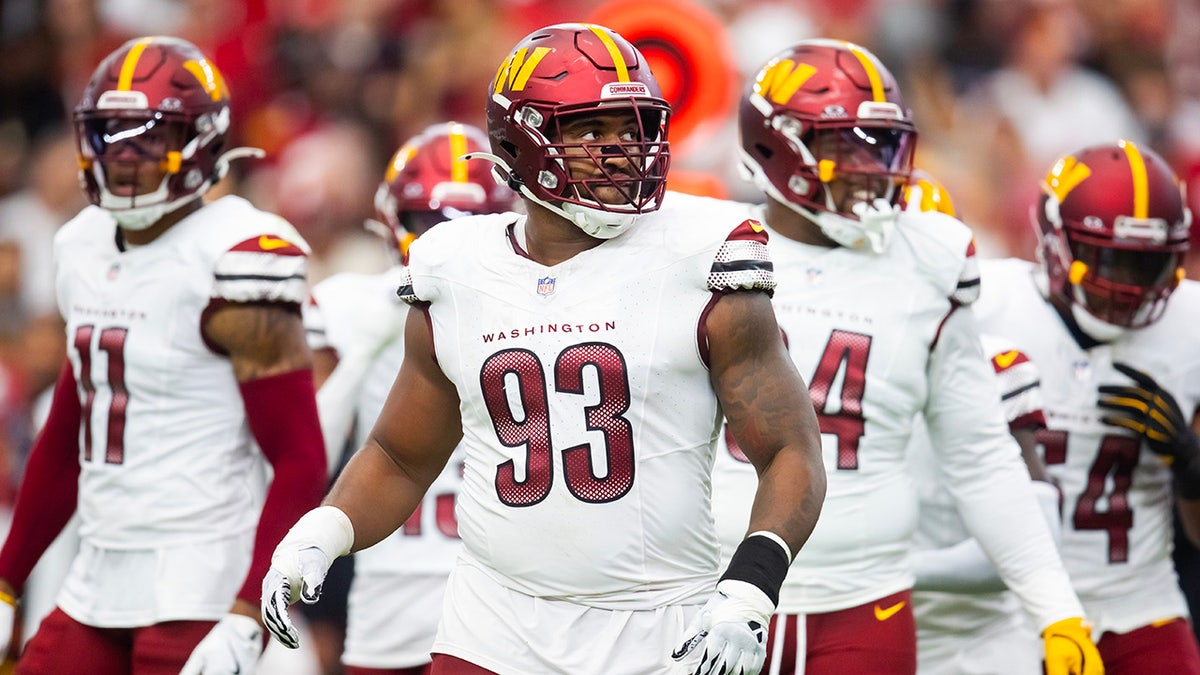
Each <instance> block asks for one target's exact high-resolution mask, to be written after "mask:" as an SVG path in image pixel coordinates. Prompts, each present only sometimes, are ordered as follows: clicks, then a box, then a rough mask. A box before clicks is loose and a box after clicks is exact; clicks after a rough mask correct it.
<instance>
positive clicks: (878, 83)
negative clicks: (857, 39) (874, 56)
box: [847, 43, 887, 103]
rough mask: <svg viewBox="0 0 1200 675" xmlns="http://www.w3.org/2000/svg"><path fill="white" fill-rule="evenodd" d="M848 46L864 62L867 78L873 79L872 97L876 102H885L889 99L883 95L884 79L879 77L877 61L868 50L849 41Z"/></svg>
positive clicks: (860, 61) (859, 60)
mask: <svg viewBox="0 0 1200 675" xmlns="http://www.w3.org/2000/svg"><path fill="white" fill-rule="evenodd" d="M847 48H848V49H849V50H850V52H851V53H852V54H854V56H855V57H856V58H857V59H858V62H859V63H861V64H862V67H863V70H865V71H866V72H867V79H868V80H870V81H871V98H873V99H874V100H875V102H876V103H883V102H884V101H886V100H887V99H886V98H884V96H883V80H881V79H880V78H879V69H878V68H876V67H875V62H874V61H872V60H871V57H870V56H867V54H866V52H864V51H863V50H861V49H859V48H858V47H856V46H854V45H851V44H849V43H847Z"/></svg>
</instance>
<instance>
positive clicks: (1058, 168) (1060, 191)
mask: <svg viewBox="0 0 1200 675" xmlns="http://www.w3.org/2000/svg"><path fill="white" fill-rule="evenodd" d="M1090 175H1092V170H1091V169H1089V168H1088V165H1087V164H1084V163H1082V162H1080V161H1078V160H1076V159H1075V158H1074V157H1072V156H1067V157H1064V158H1062V159H1061V160H1059V161H1058V162H1057V163H1056V164H1055V165H1054V166H1053V167H1052V168H1051V169H1050V173H1049V174H1047V175H1046V185H1047V186H1048V187H1049V188H1050V189H1051V190H1052V191H1053V192H1054V196H1055V197H1058V201H1060V202H1061V201H1063V200H1065V199H1066V198H1067V195H1068V194H1070V193H1071V190H1074V189H1075V186H1077V185H1079V184H1080V183H1082V182H1083V181H1084V180H1086V179H1087V177H1088V176H1090Z"/></svg>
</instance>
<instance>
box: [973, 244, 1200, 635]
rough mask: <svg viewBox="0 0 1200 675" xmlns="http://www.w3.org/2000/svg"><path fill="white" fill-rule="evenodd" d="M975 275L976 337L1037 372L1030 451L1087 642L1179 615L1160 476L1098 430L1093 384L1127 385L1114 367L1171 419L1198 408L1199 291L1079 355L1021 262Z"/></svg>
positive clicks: (1166, 474) (1133, 445)
mask: <svg viewBox="0 0 1200 675" xmlns="http://www.w3.org/2000/svg"><path fill="white" fill-rule="evenodd" d="M984 269H985V270H986V272H985V274H984V289H985V290H984V293H983V296H982V298H981V300H980V303H979V306H978V308H977V311H978V313H979V316H980V319H981V321H982V323H983V324H984V326H985V330H986V331H987V332H989V333H996V334H1000V335H1005V336H1008V337H1009V338H1010V339H1013V340H1015V341H1018V342H1019V343H1020V344H1021V347H1022V350H1023V351H1025V352H1026V353H1027V354H1028V355H1029V358H1031V359H1033V361H1034V362H1035V363H1037V365H1038V368H1039V370H1040V371H1041V373H1042V397H1043V399H1044V402H1045V411H1046V421H1047V425H1048V429H1046V430H1044V432H1042V433H1040V434H1039V442H1040V446H1041V449H1042V452H1043V459H1044V461H1045V463H1046V469H1047V471H1048V472H1049V474H1050V475H1051V476H1052V477H1053V478H1054V479H1055V480H1056V482H1057V483H1058V484H1059V487H1060V488H1061V489H1062V493H1063V533H1062V546H1061V548H1062V556H1063V560H1064V562H1065V563H1066V566H1067V570H1068V571H1069V572H1070V575H1071V580H1072V582H1073V583H1074V585H1075V589H1076V591H1077V592H1078V593H1079V597H1080V599H1081V600H1082V601H1083V603H1084V607H1085V609H1086V610H1087V617H1088V619H1089V620H1091V621H1092V622H1093V623H1094V624H1095V625H1096V634H1097V635H1099V634H1101V633H1103V632H1104V631H1108V630H1111V631H1116V632H1126V631H1129V630H1132V629H1134V628H1137V627H1140V626H1144V625H1146V624H1149V623H1152V622H1154V621H1159V620H1162V619H1168V618H1171V617H1180V616H1186V615H1187V606H1186V604H1185V602H1184V598H1183V595H1182V593H1181V591H1180V590H1179V586H1178V583H1177V579H1176V574H1175V568H1174V566H1173V564H1172V562H1171V548H1172V541H1173V539H1172V532H1173V530H1172V527H1173V526H1172V516H1173V513H1172V509H1173V508H1174V500H1173V498H1172V491H1171V471H1170V469H1169V468H1168V467H1167V465H1166V464H1165V463H1164V462H1163V460H1162V458H1160V457H1159V456H1157V455H1155V454H1154V453H1153V452H1151V451H1150V450H1149V449H1148V448H1145V447H1143V446H1142V444H1141V443H1140V441H1139V440H1138V439H1137V438H1136V437H1135V436H1134V435H1133V433H1132V432H1130V431H1127V430H1125V429H1121V428H1117V427H1112V426H1109V425H1105V424H1103V423H1102V422H1101V421H1100V418H1101V417H1102V416H1103V415H1104V414H1105V412H1104V411H1102V410H1101V409H1100V408H1099V407H1098V406H1097V405H1096V401H1097V398H1098V396H1099V393H1098V390H1099V387H1100V386H1101V385H1106V384H1111V385H1128V384H1132V382H1131V381H1130V380H1129V379H1128V378H1127V377H1125V376H1124V375H1122V374H1121V373H1119V372H1118V371H1116V370H1114V369H1113V366H1112V364H1113V363H1125V364H1128V365H1130V366H1132V367H1134V368H1136V369H1137V370H1140V371H1142V372H1145V373H1148V374H1149V375H1150V376H1151V377H1153V378H1154V380H1155V381H1156V382H1157V383H1158V384H1159V385H1160V386H1162V387H1163V388H1165V389H1167V390H1168V391H1170V392H1171V394H1172V395H1173V396H1174V397H1175V399H1176V401H1178V402H1179V405H1180V407H1181V408H1182V409H1183V410H1194V409H1196V407H1197V405H1200V341H1198V339H1197V337H1196V335H1197V333H1196V326H1197V325H1198V322H1200V285H1198V284H1196V283H1194V282H1191V281H1184V282H1183V283H1182V284H1181V285H1180V287H1179V288H1178V289H1177V290H1176V291H1175V294H1174V295H1172V296H1171V300H1170V302H1169V303H1168V306H1167V309H1166V311H1165V313H1164V314H1163V316H1162V318H1161V319H1160V320H1159V321H1158V322H1156V323H1154V324H1153V325H1151V326H1148V327H1146V328H1142V329H1139V330H1135V331H1130V332H1129V333H1127V334H1126V335H1125V336H1124V337H1122V338H1121V339H1119V340H1117V341H1115V342H1112V343H1109V344H1104V345H1099V346H1096V347H1093V348H1091V349H1087V350H1085V349H1083V348H1081V347H1080V346H1079V345H1078V343H1076V341H1075V340H1074V338H1073V337H1072V336H1071V333H1070V332H1069V330H1068V329H1067V327H1066V326H1065V324H1064V323H1063V321H1062V320H1061V318H1060V317H1059V315H1058V314H1057V313H1056V312H1055V311H1054V309H1053V308H1052V307H1051V305H1050V304H1049V303H1048V302H1046V301H1045V299H1044V297H1043V295H1042V293H1041V291H1040V290H1039V288H1038V286H1037V284H1036V282H1035V278H1036V277H1035V274H1037V273H1038V272H1037V268H1036V267H1035V266H1034V265H1033V264H1032V263H1029V262H1026V261H1023V260H996V261H988V262H987V263H986V265H985V268H984Z"/></svg>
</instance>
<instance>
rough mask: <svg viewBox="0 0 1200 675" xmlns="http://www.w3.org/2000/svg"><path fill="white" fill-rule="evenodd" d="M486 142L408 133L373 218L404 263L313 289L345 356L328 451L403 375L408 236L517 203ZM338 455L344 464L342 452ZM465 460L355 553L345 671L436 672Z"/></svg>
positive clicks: (357, 441) (444, 132)
mask: <svg viewBox="0 0 1200 675" xmlns="http://www.w3.org/2000/svg"><path fill="white" fill-rule="evenodd" d="M487 147H488V142H487V136H485V135H484V133H483V132H482V131H480V130H479V129H477V128H475V127H473V126H470V125H466V124H459V123H456V122H448V123H444V124H437V125H434V126H431V127H429V128H427V129H425V130H424V131H422V132H421V133H420V134H418V135H417V136H415V137H414V138H412V139H410V140H409V141H407V142H406V143H405V144H404V145H403V146H401V147H400V149H399V150H397V151H396V153H395V155H394V156H393V157H392V161H391V163H390V164H389V165H388V169H387V172H386V174H385V175H384V180H383V182H382V183H381V184H380V186H379V189H378V190H377V192H376V194H375V210H376V212H377V216H378V220H375V221H368V222H369V226H370V227H371V229H372V230H373V231H376V232H377V233H378V234H380V235H382V236H384V237H385V238H386V240H387V242H388V248H389V250H390V251H392V253H393V254H394V255H395V259H396V263H397V265H396V267H394V268H392V269H390V270H388V271H387V272H384V273H382V274H375V275H364V274H352V273H343V274H337V275H334V276H332V277H330V278H328V279H326V280H324V281H322V282H321V283H320V284H317V286H316V287H315V288H314V289H313V298H314V300H315V309H316V311H319V312H320V314H321V316H322V319H323V321H322V323H323V324H324V334H325V336H326V338H327V341H328V342H327V343H328V346H329V347H331V348H332V349H334V350H335V351H336V353H337V356H338V365H337V367H336V368H334V370H333V372H332V373H331V374H330V375H329V377H328V379H326V380H325V381H324V384H322V385H321V389H320V390H319V391H318V392H317V403H318V408H319V410H320V413H321V426H322V428H323V431H324V432H325V445H326V448H327V449H332V448H338V449H341V448H342V447H343V446H344V445H345V442H346V438H347V436H348V435H349V434H350V433H351V430H353V436H354V438H353V442H354V447H355V448H358V447H361V446H363V445H364V444H365V443H366V442H367V433H368V432H369V431H370V430H371V427H372V426H373V425H374V424H375V419H376V418H377V417H378V416H379V411H380V410H381V409H382V408H383V402H384V400H385V399H386V398H387V394H388V390H389V389H390V388H391V386H392V382H393V381H394V380H395V379H396V372H397V371H398V370H399V369H400V363H401V361H403V358H404V338H403V330H404V314H405V311H406V310H407V307H405V306H404V305H403V304H402V303H401V302H400V298H399V297H397V295H396V289H397V288H398V287H399V286H400V283H401V280H402V278H403V274H404V270H403V267H402V266H401V264H402V263H403V260H404V257H405V255H406V254H407V252H408V247H409V245H410V244H411V243H412V242H413V241H414V240H415V239H416V238H417V237H418V236H420V235H421V234H422V233H424V232H425V231H426V230H428V229H429V228H430V227H432V226H434V225H435V224H437V223H439V222H441V221H444V220H450V219H452V218H456V217H459V216H465V215H470V214H472V213H500V212H505V211H512V210H514V208H515V207H516V195H515V194H514V193H513V192H512V190H510V189H508V187H507V186H504V185H500V184H498V183H497V182H496V181H495V180H493V179H492V176H491V173H490V171H489V170H488V165H487V164H486V163H483V162H468V161H467V160H466V159H465V158H464V157H463V156H464V155H465V154H466V153H468V152H480V151H483V150H484V149H485V148H487ZM309 316H312V314H311V313H306V322H307V320H308V319H307V317H309ZM310 334H311V333H310ZM329 460H330V461H329V464H330V466H337V465H338V464H339V461H338V460H339V458H338V457H335V456H333V454H331V455H330V457H329ZM461 467H462V457H461V452H460V451H457V450H456V451H455V453H454V454H453V455H451V457H450V460H449V461H448V462H447V463H446V467H445V468H444V469H443V470H442V473H441V474H440V475H439V476H438V477H437V478H436V479H434V482H433V484H432V485H431V486H430V488H429V490H428V491H426V493H425V497H424V499H423V500H422V501H421V503H420V505H419V506H417V509H416V511H414V512H413V515H412V516H411V517H409V519H408V520H407V521H406V522H405V523H404V525H403V526H401V527H400V529H398V530H396V532H395V533H394V534H392V535H391V536H389V537H387V538H386V539H384V540H383V541H381V542H379V543H378V544H376V545H374V546H372V547H370V548H368V549H364V550H362V551H359V552H358V553H355V554H354V578H353V580H352V581H351V584H350V596H349V599H348V609H347V625H346V643H345V651H344V653H343V654H342V663H343V664H345V672H346V675H425V674H426V673H427V672H428V670H429V660H430V656H429V650H430V647H432V646H433V638H434V634H435V633H436V631H437V624H438V618H439V617H440V616H441V613H442V612H441V607H442V596H443V594H444V592H445V588H446V577H447V575H448V574H449V573H450V570H451V568H453V566H454V560H455V558H456V557H457V555H458V550H459V548H460V546H459V539H458V523H457V521H456V519H455V515H454V506H455V502H456V501H457V497H458V489H459V485H460V483H461V482H462V476H461Z"/></svg>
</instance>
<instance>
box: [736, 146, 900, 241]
mask: <svg viewBox="0 0 1200 675" xmlns="http://www.w3.org/2000/svg"><path fill="white" fill-rule="evenodd" d="M749 170H750V172H751V175H752V177H753V180H754V184H755V185H756V186H757V187H758V189H760V190H762V191H763V192H766V193H767V194H768V195H770V196H771V197H772V198H774V199H775V201H777V202H779V203H780V204H783V205H784V206H786V207H788V208H789V209H791V210H792V211H795V212H796V213H799V214H800V215H802V216H804V217H805V218H807V219H808V220H810V221H812V222H813V223H815V224H816V226H817V227H819V228H821V232H822V233H823V234H824V235H825V236H826V237H829V238H830V239H832V240H833V241H835V242H837V243H838V245H840V246H844V247H845V248H849V249H853V250H855V251H870V252H871V253H882V252H883V251H885V250H887V247H888V246H890V245H891V243H892V235H893V234H894V233H895V231H896V220H897V219H898V218H899V217H900V209H899V207H897V206H893V205H892V204H891V203H890V202H888V201H887V200H886V199H876V200H875V202H874V204H867V203H866V202H858V203H857V204H855V205H854V207H853V209H852V210H853V211H854V214H855V215H857V216H858V217H859V220H854V219H853V218H847V217H845V216H843V215H840V214H837V213H834V212H832V211H812V210H809V209H806V208H804V207H803V206H800V205H799V204H797V203H795V202H793V201H792V200H790V199H788V198H787V197H784V196H783V194H782V193H781V192H780V191H779V190H778V189H777V188H776V187H775V184H774V183H772V182H771V181H770V179H768V178H767V177H766V174H764V173H763V172H762V169H760V168H759V167H758V166H757V163H754V162H753V161H752V160H751V161H750V162H749Z"/></svg>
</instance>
